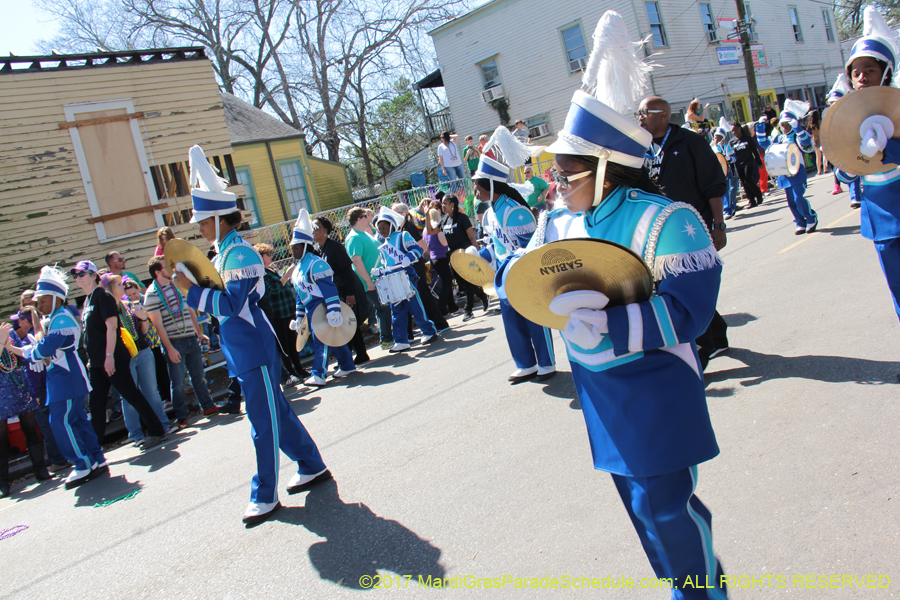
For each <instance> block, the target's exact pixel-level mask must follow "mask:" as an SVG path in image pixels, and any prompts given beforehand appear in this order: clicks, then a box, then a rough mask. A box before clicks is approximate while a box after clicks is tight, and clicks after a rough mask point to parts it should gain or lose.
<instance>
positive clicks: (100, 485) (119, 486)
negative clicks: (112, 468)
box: [75, 475, 143, 506]
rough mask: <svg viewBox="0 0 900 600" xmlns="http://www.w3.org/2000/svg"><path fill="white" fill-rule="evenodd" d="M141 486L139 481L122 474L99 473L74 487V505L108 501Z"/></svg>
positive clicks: (89, 504)
mask: <svg viewBox="0 0 900 600" xmlns="http://www.w3.org/2000/svg"><path fill="white" fill-rule="evenodd" d="M141 488H143V486H142V485H141V484H140V483H138V482H136V481H128V480H127V479H126V478H125V476H124V475H117V476H115V477H110V476H108V475H101V476H100V477H98V478H97V479H92V480H91V481H88V482H87V483H84V484H82V485H80V486H78V487H77V488H75V499H76V502H75V506H94V505H95V504H97V503H98V502H109V501H110V500H116V499H117V498H121V497H122V496H125V495H127V494H130V493H131V492H134V491H135V490H140V489H141Z"/></svg>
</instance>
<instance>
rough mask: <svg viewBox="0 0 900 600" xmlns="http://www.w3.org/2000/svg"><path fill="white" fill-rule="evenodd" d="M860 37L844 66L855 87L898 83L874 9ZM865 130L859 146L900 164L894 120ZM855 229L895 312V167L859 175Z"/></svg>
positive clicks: (898, 200) (899, 237) (898, 209)
mask: <svg viewBox="0 0 900 600" xmlns="http://www.w3.org/2000/svg"><path fill="white" fill-rule="evenodd" d="M863 23H864V25H863V37H862V38H861V39H859V41H857V42H856V43H855V44H853V49H852V50H851V51H850V58H848V59H847V64H846V71H847V75H848V76H849V77H850V81H851V82H852V84H853V89H854V90H861V89H863V88H867V87H874V86H881V85H884V86H893V87H898V86H900V81H897V79H898V78H895V77H894V70H895V68H896V66H897V58H898V57H900V43H898V40H897V37H896V35H895V34H894V32H893V31H891V29H890V27H888V26H887V24H886V23H885V22H884V18H883V17H882V16H881V14H879V12H878V10H877V9H876V8H874V7H872V6H867V7H866V10H865V13H864V16H863ZM863 130H865V131H866V134H865V135H864V136H863V139H862V144H861V146H860V149H859V151H860V152H862V153H863V154H865V155H866V156H868V157H870V158H873V157H875V155H876V154H878V152H879V151H883V152H884V155H883V156H882V158H881V162H882V163H884V164H892V163H893V164H900V140H897V139H892V136H893V135H894V124H893V122H892V121H891V120H890V119H889V118H887V117H885V116H881V115H876V116H873V117H869V118H868V119H866V120H865V121H863V123H862V126H861V127H860V131H863ZM863 183H864V185H863V189H862V210H861V211H860V233H861V234H862V236H863V237H864V238H866V239H869V240H872V241H873V242H875V250H876V251H877V252H878V259H879V261H880V262H881V269H882V270H883V271H884V276H885V279H887V284H888V287H889V288H890V290H891V295H892V297H893V299H894V310H896V312H897V316H898V317H900V304H898V301H900V167H897V168H895V169H891V170H890V171H886V172H884V173H877V174H875V175H865V176H864V177H863Z"/></svg>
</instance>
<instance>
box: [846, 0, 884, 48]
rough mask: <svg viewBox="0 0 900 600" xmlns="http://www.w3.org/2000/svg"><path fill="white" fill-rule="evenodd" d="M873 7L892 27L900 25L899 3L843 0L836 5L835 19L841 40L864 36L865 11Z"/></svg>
mask: <svg viewBox="0 0 900 600" xmlns="http://www.w3.org/2000/svg"><path fill="white" fill-rule="evenodd" d="M870 4H871V5H872V6H874V7H875V8H877V9H878V12H880V13H881V14H882V16H883V17H884V20H885V21H887V23H888V25H890V26H891V27H897V26H898V25H900V4H898V3H897V2H872V1H871V0H866V1H865V2H864V1H863V0H842V1H841V2H840V3H837V2H835V4H834V18H835V20H836V21H837V28H838V35H839V36H840V39H841V40H848V39H851V38H855V37H859V36H861V35H862V30H863V11H864V10H865V8H866V6H867V5H870Z"/></svg>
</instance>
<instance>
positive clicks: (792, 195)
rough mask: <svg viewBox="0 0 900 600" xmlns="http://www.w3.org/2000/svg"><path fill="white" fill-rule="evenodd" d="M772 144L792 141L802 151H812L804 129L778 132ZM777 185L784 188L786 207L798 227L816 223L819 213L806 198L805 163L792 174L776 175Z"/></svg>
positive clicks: (810, 140) (809, 139)
mask: <svg viewBox="0 0 900 600" xmlns="http://www.w3.org/2000/svg"><path fill="white" fill-rule="evenodd" d="M772 143H773V144H787V143H793V144H797V146H798V147H799V148H800V150H802V151H803V152H805V153H807V154H809V153H810V152H812V150H813V147H812V136H810V135H809V133H808V132H806V131H802V130H801V131H799V132H796V131H792V132H791V133H787V134H785V133H779V134H778V135H776V136H775V138H774V139H773V140H772ZM777 183H778V187H780V188H782V189H783V190H784V193H785V196H787V203H788V208H789V209H791V214H792V215H794V223H796V225H797V227H798V228H800V227H802V228H804V229H806V228H809V227H812V226H813V225H816V224H818V222H819V215H817V214H816V211H814V210H813V209H812V207H811V206H810V205H809V200H807V199H806V196H805V194H806V165H803V164H801V165H800V171H799V172H798V173H797V174H796V175H793V176H790V177H789V176H787V175H780V176H779V177H778V181H777Z"/></svg>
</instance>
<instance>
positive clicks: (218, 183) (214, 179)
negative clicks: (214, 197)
mask: <svg viewBox="0 0 900 600" xmlns="http://www.w3.org/2000/svg"><path fill="white" fill-rule="evenodd" d="M188 157H189V160H190V165H191V187H193V188H197V189H201V190H203V191H205V192H224V191H225V189H226V188H227V187H228V180H226V179H222V178H221V177H219V176H218V175H217V174H216V171H215V169H213V166H212V165H211V164H209V161H208V160H206V154H205V153H204V152H203V148H201V147H200V146H194V147H192V148H191V149H190V152H188Z"/></svg>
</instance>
